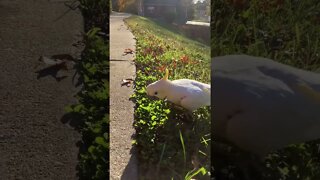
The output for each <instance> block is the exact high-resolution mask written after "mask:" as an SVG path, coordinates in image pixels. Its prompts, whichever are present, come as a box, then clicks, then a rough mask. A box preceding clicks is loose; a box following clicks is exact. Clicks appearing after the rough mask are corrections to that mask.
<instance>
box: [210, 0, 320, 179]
mask: <svg viewBox="0 0 320 180" xmlns="http://www.w3.org/2000/svg"><path fill="white" fill-rule="evenodd" d="M234 2H235V1H234ZM239 2H240V1H239ZM243 2H246V3H243V4H241V3H239V4H232V3H228V2H227V1H224V0H216V1H213V3H212V23H211V25H212V30H211V37H212V41H211V47H212V56H213V57H215V56H222V55H228V54H248V55H253V56H262V57H268V58H271V59H274V60H277V61H279V62H282V63H285V64H288V65H292V66H295V67H298V68H302V69H306V70H312V71H317V70H319V68H320V44H319V41H320V2H319V1H317V0H305V1H295V0H283V1H281V0H270V1H266V0H261V1H257V0H252V1H243ZM319 145H320V141H313V142H308V143H303V144H296V145H290V146H288V147H287V148H285V149H283V150H279V151H277V152H273V153H270V154H269V156H268V157H267V160H266V162H265V164H264V165H263V166H265V167H266V169H267V171H266V172H265V173H264V174H263V178H265V179H319V178H320V172H319V168H320V163H319V162H320V161H319V158H320V155H319V151H318V147H319ZM233 152H234V151H233ZM213 158H215V157H213ZM213 163H214V165H216V166H218V167H219V168H218V169H217V168H216V171H218V172H216V174H218V173H219V174H220V176H221V178H226V179H240V178H241V173H240V172H239V168H238V167H236V166H235V164H234V163H232V162H228V161H223V159H222V160H221V161H219V160H218V157H216V158H215V159H214V161H213Z"/></svg>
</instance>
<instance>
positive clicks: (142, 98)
mask: <svg viewBox="0 0 320 180" xmlns="http://www.w3.org/2000/svg"><path fill="white" fill-rule="evenodd" d="M125 22H126V23H127V25H128V26H129V28H130V29H131V31H132V32H133V34H134V35H135V36H136V39H137V44H136V59H135V64H136V68H137V74H136V79H135V93H134V95H133V96H132V100H133V101H134V102H135V103H136V108H135V122H134V126H135V128H136V136H135V141H134V142H133V143H134V144H135V146H136V147H137V150H138V159H139V178H140V179H150V178H152V179H191V178H192V177H196V176H197V178H198V179H209V171H210V169H209V168H210V144H211V143H210V141H211V139H210V124H211V122H210V107H204V108H201V109H198V110H197V111H196V112H194V113H193V117H192V119H190V118H186V116H185V115H184V113H183V110H179V109H176V108H174V107H173V106H172V104H171V103H169V102H165V101H163V100H152V99H150V98H149V97H148V96H147V94H146V86H147V85H148V84H150V83H152V82H154V81H156V80H159V79H160V78H162V77H163V76H164V72H165V69H166V68H167V69H168V70H169V72H170V73H169V79H170V80H174V79H180V78H189V79H195V80H198V81H201V82H204V83H210V47H209V46H207V45H204V44H201V43H199V42H196V41H193V40H190V39H188V38H186V37H185V36H183V35H180V34H179V31H178V30H177V29H175V28H174V27H173V26H170V25H168V24H165V23H163V22H162V23H161V22H159V21H156V20H152V19H149V18H145V17H140V16H131V17H129V18H127V19H125Z"/></svg>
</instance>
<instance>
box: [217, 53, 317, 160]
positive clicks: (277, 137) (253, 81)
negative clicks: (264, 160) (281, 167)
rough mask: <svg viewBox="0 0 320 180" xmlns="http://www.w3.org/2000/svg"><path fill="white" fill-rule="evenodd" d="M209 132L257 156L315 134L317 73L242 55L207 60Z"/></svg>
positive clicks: (302, 140)
mask: <svg viewBox="0 0 320 180" xmlns="http://www.w3.org/2000/svg"><path fill="white" fill-rule="evenodd" d="M211 81H212V84H213V87H214V89H213V92H212V96H213V99H212V102H213V105H214V106H213V122H212V123H213V133H214V136H218V137H222V138H224V139H227V140H228V141H230V142H232V143H234V144H235V145H237V146H238V147H240V148H242V149H243V150H246V151H249V152H252V153H254V154H256V155H259V156H260V157H264V156H265V155H266V154H267V153H269V152H271V151H273V150H277V149H280V148H283V147H285V146H287V145H290V144H295V143H302V142H306V141H310V140H315V139H319V138H320V74H318V73H314V72H310V71H305V70H301V69H297V68H294V67H291V66H288V65H284V64H281V63H278V62H275V61H273V60H270V59H266V58H260V57H252V56H246V55H230V56H222V57H216V58H213V60H212V77H211Z"/></svg>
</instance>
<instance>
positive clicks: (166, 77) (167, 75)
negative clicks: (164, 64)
mask: <svg viewBox="0 0 320 180" xmlns="http://www.w3.org/2000/svg"><path fill="white" fill-rule="evenodd" d="M168 77H169V70H168V69H166V73H165V75H164V77H163V78H162V80H165V81H166V80H168Z"/></svg>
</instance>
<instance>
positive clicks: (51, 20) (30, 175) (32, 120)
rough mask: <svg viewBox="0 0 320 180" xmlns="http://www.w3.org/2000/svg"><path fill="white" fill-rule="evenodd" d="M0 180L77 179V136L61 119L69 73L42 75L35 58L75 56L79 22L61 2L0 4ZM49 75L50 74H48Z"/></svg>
mask: <svg viewBox="0 0 320 180" xmlns="http://www.w3.org/2000/svg"><path fill="white" fill-rule="evenodd" d="M0 22H1V26H0V179H3V180H12V179H15V180H17V179H21V180H34V179H62V180H63V179H65V180H72V179H79V178H78V177H77V169H76V167H77V165H78V153H79V147H77V143H78V142H79V141H80V140H81V134H80V133H79V132H78V131H76V130H75V127H74V126H73V125H71V124H69V123H66V122H65V121H64V120H63V119H64V118H63V117H65V116H64V115H65V114H66V112H65V110H64V108H65V106H67V105H70V104H74V103H76V98H74V97H73V96H74V95H75V94H76V93H77V92H78V89H77V88H76V87H75V86H74V85H73V83H72V76H73V74H74V71H73V70H70V71H64V72H58V75H59V73H63V74H60V75H63V76H66V78H64V79H61V80H60V81H57V79H56V78H55V77H54V74H50V72H46V73H44V74H43V76H42V77H38V74H37V73H36V71H39V70H43V69H44V68H45V65H44V64H42V63H40V62H39V57H40V56H42V55H43V56H48V57H50V56H52V55H57V54H70V55H72V56H74V57H77V56H79V55H80V53H81V51H82V49H81V48H78V47H74V46H72V44H73V43H76V42H77V41H79V40H81V36H79V35H81V33H82V32H83V27H84V25H83V18H82V15H81V12H80V11H79V10H70V9H69V8H68V7H67V6H66V5H65V4H64V1H55V0H51V1H50V0H37V1H26V0H0ZM53 73H55V72H53Z"/></svg>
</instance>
